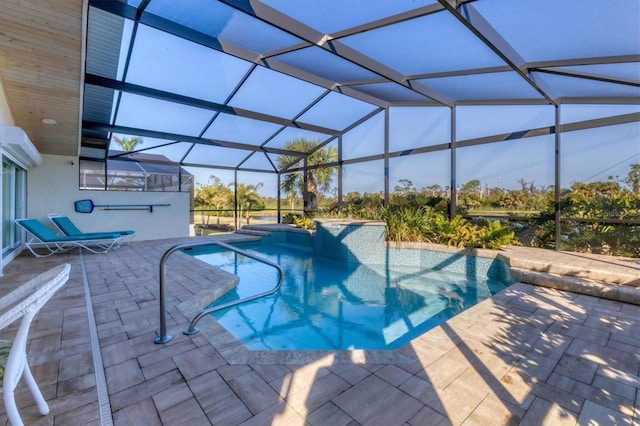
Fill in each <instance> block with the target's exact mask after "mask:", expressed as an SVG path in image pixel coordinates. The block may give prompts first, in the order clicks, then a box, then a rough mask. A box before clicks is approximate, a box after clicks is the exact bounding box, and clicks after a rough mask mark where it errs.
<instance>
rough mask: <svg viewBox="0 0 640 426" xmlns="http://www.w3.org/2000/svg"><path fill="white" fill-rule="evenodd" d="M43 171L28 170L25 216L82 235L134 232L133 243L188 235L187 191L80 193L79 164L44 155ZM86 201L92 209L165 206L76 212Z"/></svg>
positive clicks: (41, 167)
mask: <svg viewBox="0 0 640 426" xmlns="http://www.w3.org/2000/svg"><path fill="white" fill-rule="evenodd" d="M42 158H43V160H44V162H43V164H42V166H38V167H34V168H32V169H31V170H29V178H28V185H27V212H28V213H27V214H28V216H29V217H30V218H35V219H40V220H42V221H43V222H44V223H49V219H48V218H47V215H48V214H49V213H58V214H61V215H64V216H68V217H69V218H71V220H72V221H73V222H74V223H76V225H77V226H78V228H80V229H81V230H82V231H84V232H97V231H108V230H118V229H133V230H135V231H136V235H135V238H134V240H138V241H141V240H156V239H162V238H176V237H186V236H188V235H189V217H190V212H189V199H190V194H189V193H188V192H132V191H86V190H85V191H81V190H80V189H78V159H77V158H76V157H68V156H61V155H47V154H45V155H43V156H42ZM85 199H90V200H92V201H93V203H94V204H96V205H103V204H109V205H116V204H170V206H166V207H165V206H161V207H154V209H153V212H152V213H151V212H149V211H148V210H102V209H100V208H98V207H96V208H95V209H94V210H93V212H92V213H77V212H76V211H75V206H74V202H75V201H77V200H85Z"/></svg>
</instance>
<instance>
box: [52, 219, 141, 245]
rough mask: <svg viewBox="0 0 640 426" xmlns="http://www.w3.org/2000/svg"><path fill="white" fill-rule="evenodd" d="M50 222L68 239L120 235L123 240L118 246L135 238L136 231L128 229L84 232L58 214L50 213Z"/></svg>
mask: <svg viewBox="0 0 640 426" xmlns="http://www.w3.org/2000/svg"><path fill="white" fill-rule="evenodd" d="M48 216H49V220H51V222H52V223H53V225H54V226H55V227H56V228H57V229H58V230H59V231H60V232H61V233H62V235H65V236H67V237H75V236H78V235H101V234H105V233H106V234H120V235H122V237H123V238H122V240H120V242H119V243H118V245H120V244H122V243H124V242H126V241H128V240H129V239H131V238H133V235H134V234H135V233H136V231H133V230H131V229H127V230H124V231H104V232H82V231H81V230H80V229H79V228H78V227H77V226H76V225H75V224H74V223H73V222H72V221H71V219H69V218H68V217H67V216H61V215H59V214H56V213H49V215H48Z"/></svg>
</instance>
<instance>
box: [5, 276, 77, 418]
mask: <svg viewBox="0 0 640 426" xmlns="http://www.w3.org/2000/svg"><path fill="white" fill-rule="evenodd" d="M70 269H71V265H69V264H68V263H64V264H62V265H59V266H56V267H55V268H52V269H50V270H48V271H47V272H44V273H42V274H40V275H38V276H37V277H35V278H33V279H31V280H30V281H28V282H27V283H25V284H23V285H21V286H20V287H18V288H16V289H15V290H13V291H12V292H10V293H9V294H7V295H6V296H4V297H2V298H0V329H5V328H6V327H7V326H9V325H10V324H12V323H14V322H16V321H17V320H19V319H20V318H22V321H21V322H20V326H19V327H18V331H17V332H16V335H15V337H14V339H13V341H12V342H11V341H8V340H0V378H1V381H2V392H4V406H5V409H6V410H7V416H8V417H9V421H10V422H11V424H12V425H14V426H18V425H22V424H23V423H22V420H21V419H20V413H18V407H17V406H16V401H15V396H14V391H15V389H16V386H17V385H18V382H19V381H20V377H22V376H24V379H25V381H26V382H27V386H28V387H29V390H30V391H31V394H32V395H33V398H34V399H35V401H36V404H37V405H38V410H39V411H40V413H41V414H42V415H45V414H48V413H49V405H48V404H47V402H46V401H45V400H44V397H43V396H42V393H41V392H40V389H39V388H38V385H37V383H36V381H35V380H34V378H33V375H32V374H31V370H30V369H29V364H28V363H27V337H28V334H29V328H30V327H31V321H33V318H34V317H35V316H36V314H37V313H38V311H40V308H42V306H44V304H45V303H47V301H48V300H49V299H51V297H52V296H53V295H54V293H55V292H56V291H57V290H58V289H59V288H60V287H62V286H63V285H64V284H65V283H66V282H67V280H68V279H69V271H70Z"/></svg>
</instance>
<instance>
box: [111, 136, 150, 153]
mask: <svg viewBox="0 0 640 426" xmlns="http://www.w3.org/2000/svg"><path fill="white" fill-rule="evenodd" d="M111 139H113V141H114V142H115V143H117V144H118V146H119V147H120V148H122V150H123V151H124V152H132V151H134V150H135V149H136V147H137V146H138V145H142V144H143V143H144V140H143V139H142V138H141V137H139V136H134V137H132V138H119V137H118V136H116V135H112V136H111Z"/></svg>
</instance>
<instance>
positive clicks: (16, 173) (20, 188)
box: [2, 157, 27, 264]
mask: <svg viewBox="0 0 640 426" xmlns="http://www.w3.org/2000/svg"><path fill="white" fill-rule="evenodd" d="M26 176H27V172H26V170H24V169H23V168H21V167H20V166H18V165H17V164H15V163H14V162H12V161H10V160H9V159H7V158H4V157H3V158H2V257H3V259H4V258H5V257H7V256H8V255H10V254H11V253H12V252H13V251H14V250H15V249H16V248H17V247H18V246H19V245H20V242H21V233H20V232H19V231H18V230H17V229H16V228H17V227H16V226H15V222H14V220H15V219H17V218H21V217H23V216H24V214H25V212H26V180H27V179H26ZM4 263H5V262H3V264H4Z"/></svg>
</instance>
